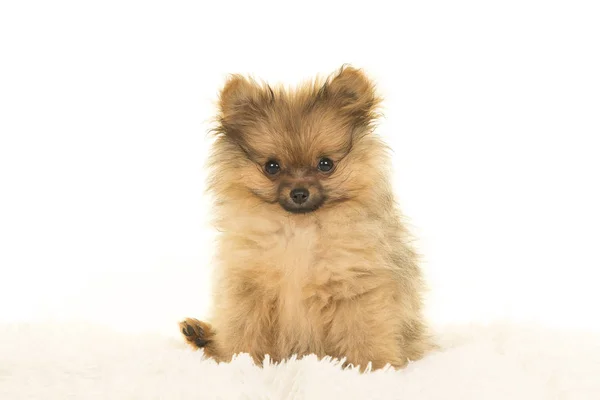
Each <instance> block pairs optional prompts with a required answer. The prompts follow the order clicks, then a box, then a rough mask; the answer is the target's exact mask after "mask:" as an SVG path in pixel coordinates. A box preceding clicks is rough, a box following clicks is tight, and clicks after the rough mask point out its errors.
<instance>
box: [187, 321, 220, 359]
mask: <svg viewBox="0 0 600 400" xmlns="http://www.w3.org/2000/svg"><path fill="white" fill-rule="evenodd" d="M179 329H180V330H181V333H182V334H183V337H184V338H185V340H186V341H187V343H188V344H189V345H190V346H192V347H193V348H195V349H200V348H202V349H204V354H205V355H206V356H207V357H211V358H214V359H215V360H217V361H220V360H221V354H220V352H219V351H218V349H217V344H216V343H215V331H214V329H213V328H212V326H211V325H210V324H208V323H206V322H202V321H199V320H197V319H195V318H186V319H185V320H183V321H181V322H180V323H179Z"/></svg>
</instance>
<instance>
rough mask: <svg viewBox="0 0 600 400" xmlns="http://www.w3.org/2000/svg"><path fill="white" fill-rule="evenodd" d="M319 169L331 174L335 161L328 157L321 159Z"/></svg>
mask: <svg viewBox="0 0 600 400" xmlns="http://www.w3.org/2000/svg"><path fill="white" fill-rule="evenodd" d="M317 168H318V169H319V171H321V172H329V171H331V170H332V169H333V161H331V159H329V158H327V157H324V158H321V159H320V160H319V165H317Z"/></svg>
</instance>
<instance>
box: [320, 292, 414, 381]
mask: <svg viewBox="0 0 600 400" xmlns="http://www.w3.org/2000/svg"><path fill="white" fill-rule="evenodd" d="M374 297H375V298H372V299H369V298H368V297H367V296H365V297H363V298H358V299H353V300H344V301H340V302H339V303H338V304H337V305H336V311H335V316H334V318H333V320H332V323H331V328H330V330H329V333H328V335H327V341H328V354H331V355H334V356H336V357H339V358H342V357H346V363H345V365H348V364H353V365H355V366H358V365H360V370H361V371H364V370H365V368H366V367H367V365H368V364H369V362H370V363H371V364H372V368H373V369H379V368H382V367H384V366H385V365H386V364H390V365H392V366H393V367H394V368H403V367H404V366H406V364H407V363H408V361H409V358H408V355H407V354H406V351H405V349H404V348H403V346H402V342H403V340H402V333H401V329H400V326H399V323H398V317H397V315H398V314H397V310H396V308H395V307H393V305H392V304H390V303H389V302H387V303H386V302H385V301H382V299H381V297H380V296H374ZM377 297H379V298H377ZM374 300H376V301H374Z"/></svg>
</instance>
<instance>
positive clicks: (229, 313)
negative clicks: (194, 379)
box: [180, 66, 433, 370]
mask: <svg viewBox="0 0 600 400" xmlns="http://www.w3.org/2000/svg"><path fill="white" fill-rule="evenodd" d="M379 104H380V98H379V97H378V95H377V94H376V92H375V88H374V85H373V83H372V82H371V81H370V80H369V79H368V78H367V77H366V75H365V74H364V73H363V72H362V71H360V70H357V69H354V68H351V67H348V66H344V67H342V68H341V69H340V70H339V71H338V72H337V73H335V74H333V75H332V76H330V77H329V78H327V79H326V80H318V79H317V80H316V81H314V82H311V83H308V84H304V85H301V86H299V87H297V88H296V89H286V88H284V87H275V88H271V87H270V86H268V85H266V84H261V83H258V82H256V81H255V80H253V79H251V78H246V77H243V76H239V75H234V76H232V77H231V78H230V79H229V80H228V81H227V82H226V84H225V86H224V88H223V89H222V91H221V94H220V98H219V114H218V118H217V121H218V124H217V127H216V129H215V133H216V141H215V143H214V148H213V152H212V155H211V157H210V160H209V166H210V168H211V174H212V175H211V179H210V183H209V191H210V192H211V193H212V194H213V195H214V197H215V200H216V201H215V209H214V213H215V215H216V219H215V224H216V228H217V229H218V231H219V232H220V236H219V239H218V249H217V257H216V259H217V262H218V265H217V268H216V275H217V276H216V285H215V287H214V306H213V308H214V310H213V311H214V316H213V318H212V320H211V321H210V323H207V322H204V321H198V320H196V319H192V318H189V319H186V320H185V321H182V322H181V323H180V329H181V332H182V333H183V335H184V337H185V338H186V340H187V341H188V343H190V344H191V345H192V346H194V347H197V348H203V349H204V353H205V355H206V356H209V357H212V358H214V359H216V360H218V361H229V360H231V358H232V356H233V355H234V354H237V353H249V354H250V355H251V356H252V357H253V359H254V360H255V362H257V363H258V364H261V363H262V361H263V359H264V357H265V355H269V356H270V358H271V359H272V360H274V361H280V360H285V359H287V358H289V357H291V356H292V355H298V356H303V355H307V354H316V355H317V356H319V357H323V356H332V357H334V358H340V359H341V358H345V359H346V364H353V365H355V366H358V365H359V366H360V367H361V369H362V370H364V369H365V367H367V365H368V363H372V368H374V369H376V368H381V367H383V366H385V365H386V364H391V365H392V366H393V367H396V368H400V367H403V366H405V365H406V364H407V362H409V361H411V360H417V359H419V358H421V357H422V356H423V354H424V353H425V352H426V351H427V350H429V349H431V348H432V346H433V345H432V343H431V341H430V338H429V336H428V334H427V329H426V326H425V324H424V321H423V317H422V314H421V291H422V286H423V285H422V280H421V273H420V270H419V267H418V264H417V257H416V255H415V252H414V251H413V249H412V248H411V246H410V245H409V234H408V232H407V230H406V228H405V227H404V226H403V224H402V222H401V218H400V214H399V212H398V210H397V207H396V204H395V201H394V196H393V193H392V188H391V186H390V180H389V177H388V174H389V167H390V165H389V162H388V155H387V148H386V146H385V145H384V144H383V142H382V141H381V139H380V138H378V137H377V136H376V135H375V134H374V132H373V130H374V124H375V122H376V119H377V116H378V106H379Z"/></svg>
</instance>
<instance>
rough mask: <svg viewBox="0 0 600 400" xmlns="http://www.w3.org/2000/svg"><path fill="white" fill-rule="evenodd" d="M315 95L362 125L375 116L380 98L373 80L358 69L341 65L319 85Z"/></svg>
mask: <svg viewBox="0 0 600 400" xmlns="http://www.w3.org/2000/svg"><path fill="white" fill-rule="evenodd" d="M317 97H318V98H319V99H320V100H321V101H325V102H327V103H329V104H330V105H332V106H333V107H335V108H337V109H339V111H340V112H341V113H342V114H343V115H344V116H345V117H346V118H348V119H349V122H350V123H351V124H353V125H355V126H361V125H362V126H364V125H368V124H369V123H371V122H372V121H373V120H375V119H376V118H377V116H378V115H377V107H378V106H379V103H380V102H381V99H380V98H379V97H378V96H377V94H376V92H375V86H374V84H373V82H371V81H370V80H369V78H368V77H367V76H366V75H365V74H364V73H363V72H362V71H361V70H359V69H356V68H352V67H349V66H343V67H342V68H341V69H340V70H339V72H338V73H337V74H335V75H334V76H333V77H331V78H330V79H328V81H327V82H326V83H325V84H324V85H323V87H321V89H320V90H319V92H318V94H317Z"/></svg>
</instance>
